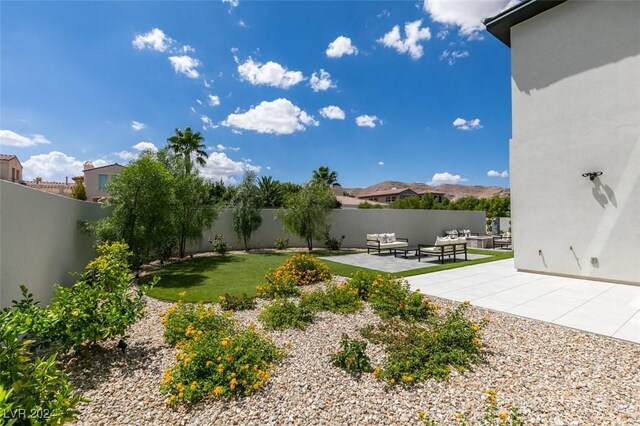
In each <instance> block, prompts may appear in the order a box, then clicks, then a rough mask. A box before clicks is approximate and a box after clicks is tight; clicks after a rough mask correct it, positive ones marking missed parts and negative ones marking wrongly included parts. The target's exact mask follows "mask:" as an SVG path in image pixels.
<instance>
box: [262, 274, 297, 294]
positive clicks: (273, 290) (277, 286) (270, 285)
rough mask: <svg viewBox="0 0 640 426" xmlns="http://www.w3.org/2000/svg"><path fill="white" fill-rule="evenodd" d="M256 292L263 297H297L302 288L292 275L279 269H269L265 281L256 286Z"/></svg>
mask: <svg viewBox="0 0 640 426" xmlns="http://www.w3.org/2000/svg"><path fill="white" fill-rule="evenodd" d="M256 294H257V295H258V297H261V298H263V299H278V298H281V297H296V296H299V295H300V289H299V288H298V285H297V284H296V282H295V281H294V280H293V279H292V278H291V277H290V276H288V275H284V274H283V273H281V272H278V271H269V272H268V273H267V274H266V275H265V276H264V282H263V283H262V284H261V285H259V286H257V287H256Z"/></svg>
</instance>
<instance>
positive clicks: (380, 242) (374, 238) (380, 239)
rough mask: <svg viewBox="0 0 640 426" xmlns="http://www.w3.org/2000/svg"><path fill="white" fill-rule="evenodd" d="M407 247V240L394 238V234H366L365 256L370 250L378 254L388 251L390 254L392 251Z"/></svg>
mask: <svg viewBox="0 0 640 426" xmlns="http://www.w3.org/2000/svg"><path fill="white" fill-rule="evenodd" d="M402 247H409V239H408V238H401V237H396V234H395V232H392V233H386V234H384V233H383V234H367V254H369V253H370V251H371V250H375V251H377V252H378V254H380V252H381V251H382V250H389V253H391V252H392V251H393V250H394V249H397V248H402Z"/></svg>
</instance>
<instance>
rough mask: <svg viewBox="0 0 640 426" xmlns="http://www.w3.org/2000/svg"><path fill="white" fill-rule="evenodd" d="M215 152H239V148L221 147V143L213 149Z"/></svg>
mask: <svg viewBox="0 0 640 426" xmlns="http://www.w3.org/2000/svg"><path fill="white" fill-rule="evenodd" d="M214 149H215V150H216V151H226V150H227V149H230V150H231V151H236V152H237V151H240V147H237V146H225V145H222V144H221V143H219V144H217V145H216V147H215V148H214Z"/></svg>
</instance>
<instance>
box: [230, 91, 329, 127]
mask: <svg viewBox="0 0 640 426" xmlns="http://www.w3.org/2000/svg"><path fill="white" fill-rule="evenodd" d="M222 125H223V126H226V127H233V128H234V129H233V130H236V129H242V130H253V131H255V132H258V133H272V134H276V135H290V134H292V133H295V132H297V131H302V130H305V129H306V127H305V126H317V125H318V122H317V121H316V120H315V119H314V118H313V117H312V116H310V115H308V114H307V113H306V112H305V111H303V110H301V109H300V108H298V107H297V106H295V105H294V104H292V103H291V101H289V100H288V99H284V98H280V99H276V100H274V101H271V102H267V101H262V102H261V103H260V104H259V105H258V106H255V107H253V108H251V109H249V110H248V111H246V112H244V113H240V112H236V113H234V114H229V116H228V117H227V119H226V120H224V121H223V122H222Z"/></svg>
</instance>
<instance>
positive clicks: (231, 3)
mask: <svg viewBox="0 0 640 426" xmlns="http://www.w3.org/2000/svg"><path fill="white" fill-rule="evenodd" d="M222 3H229V6H230V7H232V8H234V7H238V5H239V4H240V0H222Z"/></svg>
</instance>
